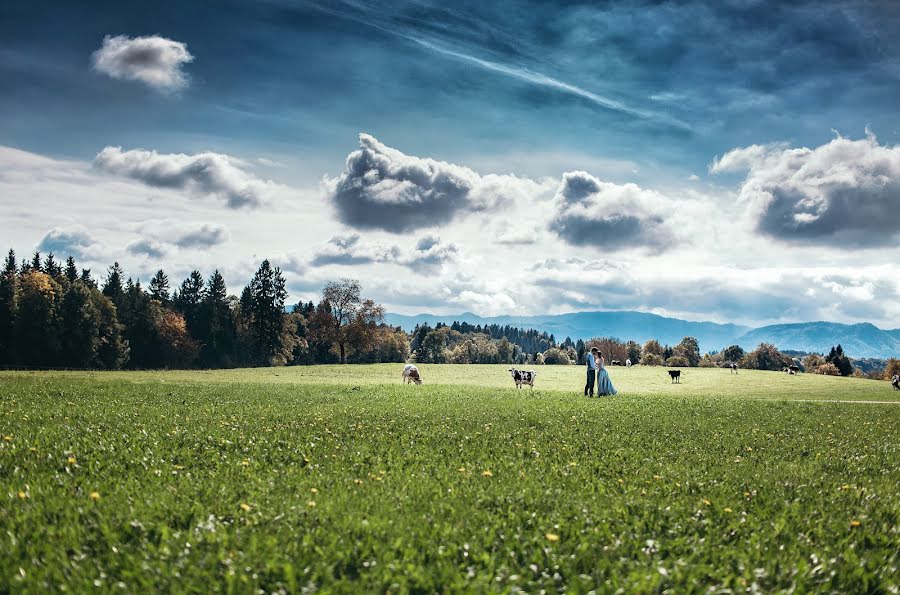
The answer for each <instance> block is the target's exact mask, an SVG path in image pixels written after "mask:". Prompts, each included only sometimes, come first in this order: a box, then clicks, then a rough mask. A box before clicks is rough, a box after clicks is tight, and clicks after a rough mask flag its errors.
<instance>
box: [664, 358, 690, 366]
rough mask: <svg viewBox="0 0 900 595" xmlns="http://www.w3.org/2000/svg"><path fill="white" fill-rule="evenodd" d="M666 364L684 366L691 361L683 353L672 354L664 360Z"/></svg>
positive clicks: (688, 364)
mask: <svg viewBox="0 0 900 595" xmlns="http://www.w3.org/2000/svg"><path fill="white" fill-rule="evenodd" d="M666 365H667V366H678V367H686V366H690V365H691V361H690V360H689V359H688V358H687V356H684V355H673V356H672V357H670V358H669V359H667V360H666Z"/></svg>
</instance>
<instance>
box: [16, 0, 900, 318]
mask: <svg viewBox="0 0 900 595" xmlns="http://www.w3.org/2000/svg"><path fill="white" fill-rule="evenodd" d="M898 30H900V10H898V8H897V7H896V5H895V4H892V3H889V2H868V3H861V2H848V3H838V2H834V3H829V2H808V3H804V2H796V3H766V2H744V1H740V2H738V1H734V2H716V3H708V4H707V3H699V2H668V3H664V2H630V3H629V2H610V3H602V2H600V3H597V2H592V3H584V4H580V3H572V2H565V3H551V2H492V3H486V2H454V3H452V6H451V5H450V3H438V2H426V1H420V2H387V3H370V2H361V1H347V2H322V3H312V2H301V1H279V0H273V1H269V2H255V3H251V2H192V3H183V2H156V3H152V4H147V3H142V4H134V3H128V4H124V3H113V2H84V3H71V2H58V3H53V2H33V3H5V4H4V5H3V7H2V8H0V192H2V193H3V196H4V202H6V203H8V209H9V213H10V216H9V217H8V218H5V219H6V221H5V222H4V223H3V224H0V231H2V232H3V236H4V237H5V238H7V243H10V244H12V245H13V246H14V247H16V248H17V249H18V250H19V251H20V252H24V251H27V250H32V249H34V248H35V247H43V248H44V249H48V248H54V249H55V250H57V252H65V251H69V252H73V251H75V252H79V255H80V257H81V258H82V260H84V261H85V262H86V263H88V264H90V265H91V266H93V267H94V268H95V270H97V271H99V270H101V269H102V267H103V266H104V265H105V264H108V262H109V261H111V260H113V259H119V260H120V261H122V262H123V264H125V265H126V268H127V269H128V270H129V272H131V273H132V274H134V275H135V276H138V277H143V278H146V277H148V276H149V274H151V273H152V272H153V271H154V270H155V269H156V268H159V267H163V268H165V269H166V270H167V271H169V272H170V276H172V277H174V278H179V277H181V276H184V275H185V274H186V273H187V272H189V271H190V269H192V268H194V267H198V268H201V269H203V270H204V271H205V272H206V269H209V268H211V267H214V266H219V267H221V268H223V269H224V270H225V271H226V272H227V273H229V274H230V275H231V277H230V278H229V276H228V275H226V280H228V281H229V282H230V283H231V284H232V285H233V289H235V290H237V287H238V286H239V285H240V284H242V283H244V282H245V281H246V277H247V276H248V275H249V271H251V270H252V268H253V266H254V262H255V260H256V259H258V258H262V257H271V258H273V259H275V260H276V261H278V262H279V263H280V264H281V265H282V266H283V268H284V269H285V270H286V271H287V272H288V277H289V281H290V282H291V284H292V291H293V295H294V297H296V298H309V297H312V296H313V294H314V293H315V291H316V288H317V287H319V286H320V285H321V282H322V281H323V280H325V279H328V278H334V277H338V276H350V277H356V278H359V279H360V280H361V281H362V282H363V284H364V286H365V287H367V288H369V291H370V292H371V293H373V294H374V295H375V297H377V298H379V299H380V300H382V301H383V302H385V303H386V304H387V305H388V307H389V308H391V309H393V310H397V311H403V312H416V311H421V310H432V311H444V312H447V311H450V312H453V311H461V310H464V309H466V310H474V311H478V312H480V313H484V314H496V313H505V312H509V313H541V312H547V311H554V312H558V311H571V310H585V309H595V308H596V309H607V308H608V309H639V310H645V311H654V312H659V313H664V314H671V315H677V316H682V317H685V318H692V319H713V320H722V321H726V320H733V321H736V322H743V323H751V324H756V323H762V322H774V321H795V320H808V319H820V318H824V319H829V320H836V321H841V322H852V321H860V320H871V321H874V322H876V323H878V324H880V325H882V326H888V327H891V328H893V327H897V326H900V324H897V323H896V320H897V316H898V314H900V306H897V305H896V304H897V303H900V299H898V298H900V287H898V283H900V281H898V276H900V275H898V270H897V269H898V267H897V266H896V263H897V262H900V258H898V256H900V252H898V249H897V248H896V246H897V245H898V244H897V239H898V231H900V226H898V225H896V224H891V216H893V221H896V220H897V219H896V214H897V213H898V212H900V211H898V207H900V149H898V148H897V144H898V140H900V139H898V135H900V115H898V110H897V109H896V104H897V97H900V42H898V39H897V36H896V31H898ZM804 149H805V151H804ZM185 238H188V239H187V240H185ZM198 238H201V239H198ZM202 238H205V240H203V239H202ZM422 247H424V249H423V248H422ZM495 268H499V269H500V270H502V271H503V272H498V271H497V270H493V269H495Z"/></svg>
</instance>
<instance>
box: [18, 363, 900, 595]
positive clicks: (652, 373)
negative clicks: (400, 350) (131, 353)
mask: <svg viewBox="0 0 900 595" xmlns="http://www.w3.org/2000/svg"><path fill="white" fill-rule="evenodd" d="M421 369H422V372H423V376H424V378H425V382H426V384H424V385H423V386H405V385H401V384H400V376H399V374H400V368H399V367H398V366H346V367H337V366H321V367H310V368H291V369H257V370H233V371H225V372H149V373H125V372H123V373H107V374H86V373H40V374H36V373H4V374H0V434H2V436H3V438H2V441H0V484H2V485H0V496H2V498H3V500H4V505H3V506H2V507H0V535H3V556H2V557H0V591H2V592H6V591H22V590H26V591H32V592H39V591H46V590H58V589H61V588H63V587H65V588H66V589H68V590H74V591H85V590H91V589H96V588H99V589H101V590H122V591H125V592H132V591H136V590H139V589H152V590H171V589H175V590H194V591H204V592H206V591H209V590H213V591H231V592H251V591H255V590H258V589H263V590H265V591H277V590H280V589H281V590H286V591H298V590H300V589H302V588H304V587H306V588H314V587H317V588H324V589H326V590H330V591H338V592H360V591H385V590H391V591H398V592H402V591H409V590H415V591H435V590H454V591H459V590H479V591H483V590H496V591H510V590H514V589H524V590H526V591H529V592H534V591H538V590H540V589H546V590H548V591H566V590H570V591H576V592H577V591H582V592H584V591H588V590H590V589H597V590H599V591H614V590H616V589H623V590H625V591H630V592H633V591H641V592H648V591H656V590H663V589H674V590H676V591H681V592H683V591H686V590H691V589H702V588H705V587H707V586H710V587H716V588H720V589H731V590H746V589H748V588H753V587H754V586H755V587H756V588H758V589H762V590H778V589H796V590H798V591H810V590H819V591H839V592H847V591H855V592H859V591H882V592H890V591H891V590H896V589H897V588H898V587H900V577H898V571H897V567H898V564H900V559H898V549H900V548H898V545H900V541H898V533H897V530H898V526H900V443H898V441H897V440H896V437H897V436H898V435H900V403H898V402H896V399H897V398H898V396H900V393H896V392H892V391H891V389H890V386H889V385H888V384H887V383H884V382H875V381H866V380H855V379H841V378H827V377H820V376H803V375H800V376H793V377H790V376H785V375H783V374H780V373H765V372H755V373H751V372H747V371H741V373H740V374H739V375H737V376H732V375H730V374H729V373H728V371H727V370H687V371H686V372H685V377H684V379H683V384H682V385H681V386H678V385H672V384H670V383H669V380H668V376H664V374H665V372H664V369H661V368H643V369H642V368H633V369H630V370H626V369H620V368H616V369H613V370H612V376H613V380H614V382H615V383H616V384H617V386H618V388H619V389H620V391H622V395H621V396H620V397H616V398H608V399H593V400H590V399H586V398H583V397H581V396H579V393H580V389H581V384H582V382H583V381H582V372H583V370H582V369H581V368H574V367H550V366H546V367H540V368H538V383H537V384H538V388H537V389H536V390H535V391H533V393H532V392H531V391H528V390H522V391H516V390H515V389H514V388H512V380H511V379H510V378H509V377H508V373H507V372H506V371H505V369H504V368H503V367H500V366H422V367H421ZM807 399H813V400H823V401H826V402H821V403H818V402H816V403H813V402H806V400H807ZM891 400H895V401H893V402H888V401H891ZM841 401H859V402H852V403H845V402H841ZM865 401H885V402H883V403H882V402H879V403H874V404H869V403H866V402H865Z"/></svg>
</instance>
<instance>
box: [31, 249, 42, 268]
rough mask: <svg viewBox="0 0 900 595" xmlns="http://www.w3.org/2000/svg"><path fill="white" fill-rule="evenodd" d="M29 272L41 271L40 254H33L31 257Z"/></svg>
mask: <svg viewBox="0 0 900 595" xmlns="http://www.w3.org/2000/svg"><path fill="white" fill-rule="evenodd" d="M31 270H32V271H43V269H41V253H40V252H35V253H34V256H32V257H31Z"/></svg>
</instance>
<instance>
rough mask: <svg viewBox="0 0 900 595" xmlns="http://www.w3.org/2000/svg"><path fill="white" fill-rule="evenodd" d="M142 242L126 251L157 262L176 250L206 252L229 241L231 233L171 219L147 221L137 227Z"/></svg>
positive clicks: (217, 226) (209, 224) (131, 245)
mask: <svg viewBox="0 0 900 595" xmlns="http://www.w3.org/2000/svg"><path fill="white" fill-rule="evenodd" d="M137 231H138V233H139V234H140V235H141V237H140V238H138V239H137V240H134V241H133V242H131V243H129V244H128V245H127V246H126V247H125V249H126V250H127V251H128V252H129V253H131V254H134V255H136V256H145V257H147V258H152V259H158V258H162V257H164V256H169V255H170V254H172V253H173V252H175V251H176V250H177V249H179V248H180V249H184V250H189V249H199V250H206V249H209V248H212V247H213V246H217V245H219V244H223V243H225V242H226V241H227V240H228V237H229V233H228V229H227V228H226V227H225V226H223V225H216V224H212V223H182V222H177V221H172V220H169V219H158V220H151V221H145V222H143V223H142V224H140V225H139V226H137Z"/></svg>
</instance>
